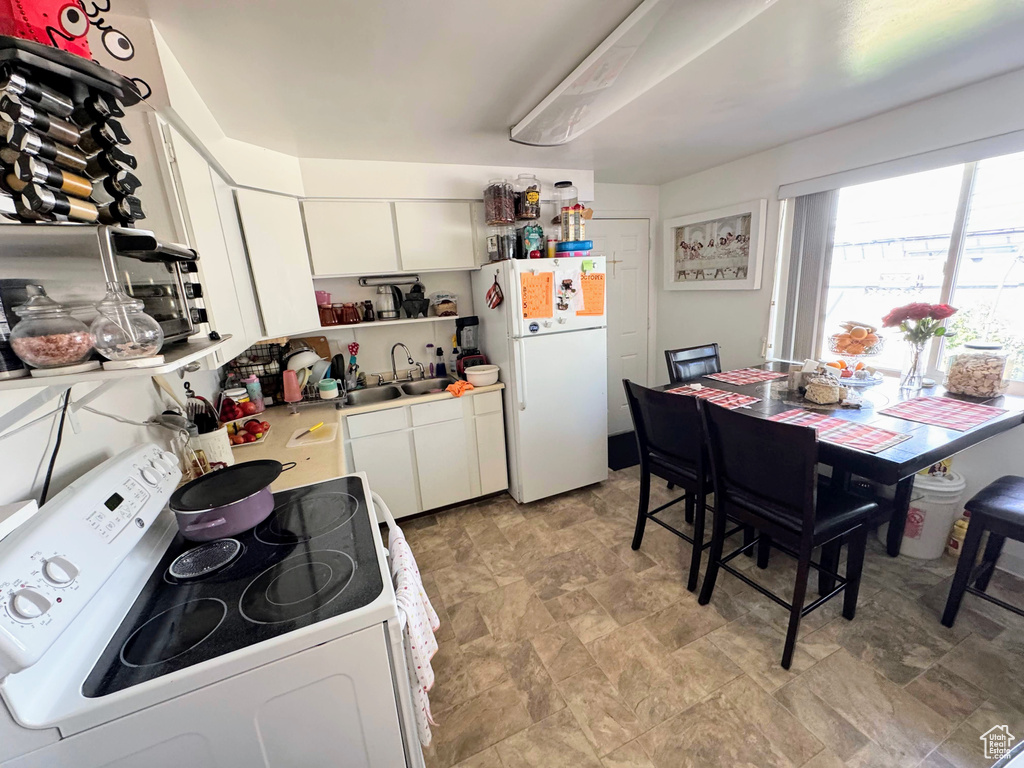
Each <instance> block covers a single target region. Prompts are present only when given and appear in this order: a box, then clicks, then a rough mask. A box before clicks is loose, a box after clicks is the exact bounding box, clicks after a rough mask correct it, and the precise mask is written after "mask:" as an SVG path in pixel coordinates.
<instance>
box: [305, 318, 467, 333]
mask: <svg viewBox="0 0 1024 768" xmlns="http://www.w3.org/2000/svg"><path fill="white" fill-rule="evenodd" d="M459 317H460V315H448V316H447V317H402V318H399V319H398V320H374V321H372V322H369V323H352V324H350V325H324V326H322V327H320V328H315V329H313V330H311V331H305V332H303V333H293V334H290V335H291V336H309V335H310V334H314V333H324V332H326V331H354V330H357V329H360V328H390V327H391V326H393V325H408V324H410V323H440V322H444V321H445V320H451V321H453V322H454V321H455V320H458V319H459Z"/></svg>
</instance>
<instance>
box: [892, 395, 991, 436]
mask: <svg viewBox="0 0 1024 768" xmlns="http://www.w3.org/2000/svg"><path fill="white" fill-rule="evenodd" d="M879 413H884V414H885V415H886V416H895V417H896V418H897V419H906V420H907V421H919V422H921V423H922V424H931V425H932V426H934V427H946V428H947V429H955V430H956V431H958V432H963V431H965V430H968V429H972V428H973V427H976V426H978V425H979V424H984V423H985V422H986V421H988V420H989V419H994V418H995V417H996V416H999V415H1001V414H1004V413H1006V409H1005V408H993V407H992V406H991V405H979V404H978V403H965V402H964V401H963V400H953V399H952V398H949V397H927V396H926V397H915V398H914V399H913V400H906V401H904V402H902V403H896V405H894V406H892V407H891V408H886V409H885V410H884V411H879Z"/></svg>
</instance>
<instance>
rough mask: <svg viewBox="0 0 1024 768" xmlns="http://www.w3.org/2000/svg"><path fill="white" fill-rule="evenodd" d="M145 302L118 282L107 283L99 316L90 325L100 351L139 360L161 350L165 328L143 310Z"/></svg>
mask: <svg viewBox="0 0 1024 768" xmlns="http://www.w3.org/2000/svg"><path fill="white" fill-rule="evenodd" d="M143 306H144V305H143V303H142V300H141V299H135V298H132V297H131V296H129V295H128V294H127V293H125V292H124V291H122V290H121V289H120V287H119V286H118V285H117V283H107V295H106V296H104V297H103V301H101V302H99V303H98V304H97V305H96V311H98V312H99V316H98V317H97V318H96V319H95V320H93V321H92V326H91V327H90V328H89V331H90V332H91V333H92V335H93V336H94V337H95V342H94V343H95V345H96V351H97V352H99V353H100V354H101V355H103V356H104V357H105V358H107V360H139V359H141V358H146V357H153V356H154V355H156V354H158V353H159V352H160V348H161V347H162V346H163V344H164V331H163V328H161V327H160V323H158V322H157V321H156V320H154V319H153V318H152V317H150V316H149V315H147V314H146V313H145V312H143V311H142V307H143Z"/></svg>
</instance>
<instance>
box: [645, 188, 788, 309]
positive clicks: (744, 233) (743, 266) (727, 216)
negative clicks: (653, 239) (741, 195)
mask: <svg viewBox="0 0 1024 768" xmlns="http://www.w3.org/2000/svg"><path fill="white" fill-rule="evenodd" d="M767 211H768V201H767V200H765V199H762V200H751V201H750V202H747V203H740V204H739V205H730V206H727V207H725V208H718V209H716V210H713V211H704V212H703V213H694V214H691V215H689V216H678V217H676V218H674V219H669V220H667V221H666V222H665V235H664V245H663V247H664V250H665V289H666V290H669V291H754V290H757V289H758V288H760V287H761V263H762V261H763V260H764V227H765V217H766V215H767Z"/></svg>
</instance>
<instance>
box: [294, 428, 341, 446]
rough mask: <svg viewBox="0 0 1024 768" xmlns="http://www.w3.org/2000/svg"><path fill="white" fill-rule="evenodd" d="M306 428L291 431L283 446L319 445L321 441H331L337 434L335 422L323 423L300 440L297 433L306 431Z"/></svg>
mask: <svg viewBox="0 0 1024 768" xmlns="http://www.w3.org/2000/svg"><path fill="white" fill-rule="evenodd" d="M306 429H307V428H305V427H304V428H301V429H296V430H295V432H293V433H292V436H291V437H289V438H288V442H287V443H285V446H284V447H285V448H305V447H307V446H310V445H320V444H321V443H333V442H334V440H335V438H337V436H338V425H337V424H324V425H323V426H322V427H320V429H318V430H317V431H316V432H312V433H310V434H308V435H306V436H305V437H303V438H302V439H301V440H299V439H298V437H299V435H301V434H302V433H303V432H305V431H306Z"/></svg>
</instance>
